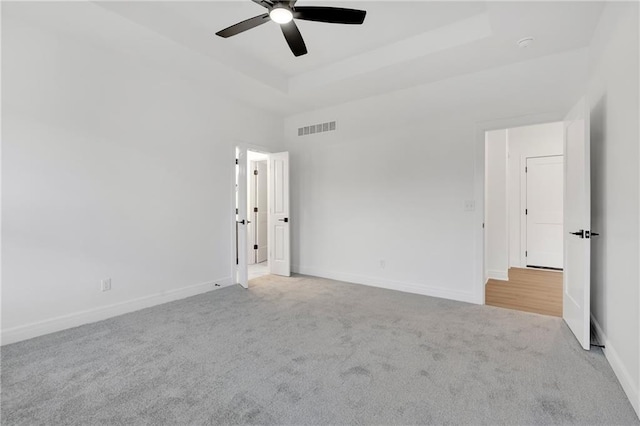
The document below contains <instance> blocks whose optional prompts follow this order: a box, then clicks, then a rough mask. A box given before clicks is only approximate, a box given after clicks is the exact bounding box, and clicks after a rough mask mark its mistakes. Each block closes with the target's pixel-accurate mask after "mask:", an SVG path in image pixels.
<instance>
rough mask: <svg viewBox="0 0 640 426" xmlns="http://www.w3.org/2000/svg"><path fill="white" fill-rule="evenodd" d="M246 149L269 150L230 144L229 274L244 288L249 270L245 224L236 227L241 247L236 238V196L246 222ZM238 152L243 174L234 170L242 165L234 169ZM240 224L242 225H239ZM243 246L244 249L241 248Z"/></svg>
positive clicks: (250, 145)
mask: <svg viewBox="0 0 640 426" xmlns="http://www.w3.org/2000/svg"><path fill="white" fill-rule="evenodd" d="M247 151H255V152H260V153H264V154H269V153H270V152H269V150H268V149H267V148H265V147H262V146H260V145H253V144H247V143H243V142H237V143H235V144H232V147H231V153H232V156H231V158H230V161H229V162H230V164H231V165H232V166H231V203H230V204H231V209H230V212H231V215H230V217H231V223H230V224H231V227H230V229H231V276H232V277H233V279H234V281H235V282H236V283H237V284H240V285H241V286H242V287H244V288H249V281H248V277H249V270H248V265H247V246H246V238H247V235H246V225H245V226H244V229H241V228H240V227H239V228H238V232H240V231H242V232H241V233H240V234H238V237H240V236H241V235H242V233H244V238H245V241H244V245H243V246H242V247H241V246H240V242H241V241H240V238H238V240H236V213H235V210H236V197H239V198H238V213H240V212H241V211H242V209H241V204H244V220H245V223H246V220H247V189H248V188H247V174H246V171H247V169H248V158H247ZM238 152H243V153H244V160H243V162H244V176H243V174H242V173H239V174H238V175H236V170H238V172H239V171H240V170H241V169H242V167H240V164H238V169H236V163H235V162H236V159H238V163H240V161H241V160H240V159H239V158H238ZM236 179H238V188H237V190H236ZM241 200H244V203H242V201H241ZM238 220H242V217H241V215H240V214H239V215H238ZM239 226H242V225H239ZM236 241H238V244H236ZM243 248H244V249H243ZM236 256H237V259H238V261H237V263H236Z"/></svg>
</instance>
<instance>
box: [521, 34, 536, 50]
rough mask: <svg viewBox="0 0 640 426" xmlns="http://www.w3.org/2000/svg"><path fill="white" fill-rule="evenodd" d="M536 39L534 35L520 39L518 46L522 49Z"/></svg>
mask: <svg viewBox="0 0 640 426" xmlns="http://www.w3.org/2000/svg"><path fill="white" fill-rule="evenodd" d="M533 40H535V39H534V38H533V37H525V38H521V39H520V40H518V47H519V48H520V49H524V48H525V47H529V46H530V45H531V43H533Z"/></svg>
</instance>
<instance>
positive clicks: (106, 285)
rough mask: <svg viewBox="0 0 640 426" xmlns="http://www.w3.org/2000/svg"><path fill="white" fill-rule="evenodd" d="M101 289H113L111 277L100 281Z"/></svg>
mask: <svg viewBox="0 0 640 426" xmlns="http://www.w3.org/2000/svg"><path fill="white" fill-rule="evenodd" d="M100 290H102V291H109V290H111V278H105V279H104V280H102V281H100Z"/></svg>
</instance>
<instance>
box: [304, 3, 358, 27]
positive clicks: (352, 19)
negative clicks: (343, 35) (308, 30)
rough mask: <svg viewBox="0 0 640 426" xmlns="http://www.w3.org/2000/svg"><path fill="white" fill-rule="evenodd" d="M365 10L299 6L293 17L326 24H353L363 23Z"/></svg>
mask: <svg viewBox="0 0 640 426" xmlns="http://www.w3.org/2000/svg"><path fill="white" fill-rule="evenodd" d="M366 15H367V12H366V11H365V10H358V9H343V8H341V7H324V6H300V7H296V8H295V10H294V12H293V17H294V18H296V19H304V20H306V21H317V22H328V23H330V24H355V25H359V24H362V23H363V22H364V17H365V16H366Z"/></svg>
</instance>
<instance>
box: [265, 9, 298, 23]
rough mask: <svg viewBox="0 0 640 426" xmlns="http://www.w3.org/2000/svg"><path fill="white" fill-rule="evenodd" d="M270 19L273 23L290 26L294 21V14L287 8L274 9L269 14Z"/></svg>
mask: <svg viewBox="0 0 640 426" xmlns="http://www.w3.org/2000/svg"><path fill="white" fill-rule="evenodd" d="M269 17H270V18H271V20H272V21H274V22H277V23H278V24H288V23H289V22H291V20H292V19H293V13H291V11H290V10H289V9H287V8H286V7H282V6H280V7H274V8H273V9H271V11H270V12H269Z"/></svg>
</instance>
